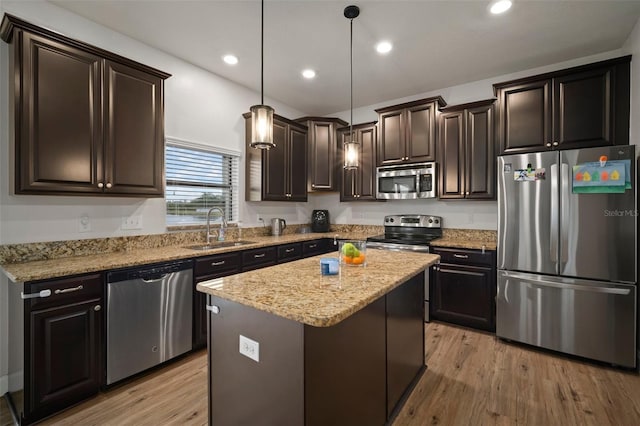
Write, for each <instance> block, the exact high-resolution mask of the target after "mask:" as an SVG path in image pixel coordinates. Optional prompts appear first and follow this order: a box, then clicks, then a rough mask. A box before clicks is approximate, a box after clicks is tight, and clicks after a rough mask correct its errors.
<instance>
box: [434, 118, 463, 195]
mask: <svg viewBox="0 0 640 426" xmlns="http://www.w3.org/2000/svg"><path fill="white" fill-rule="evenodd" d="M463 129H464V111H454V112H447V113H443V114H442V115H440V131H439V137H440V141H439V144H440V146H439V147H438V152H439V156H440V193H439V198H441V199H447V198H464V193H465V188H464V184H465V178H464V176H465V170H464V164H465V162H464V133H463Z"/></svg>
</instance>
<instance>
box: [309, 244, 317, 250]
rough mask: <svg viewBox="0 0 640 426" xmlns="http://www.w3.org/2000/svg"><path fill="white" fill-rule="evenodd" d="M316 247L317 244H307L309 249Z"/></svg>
mask: <svg viewBox="0 0 640 426" xmlns="http://www.w3.org/2000/svg"><path fill="white" fill-rule="evenodd" d="M316 247H318V245H317V244H309V248H310V249H312V248H316Z"/></svg>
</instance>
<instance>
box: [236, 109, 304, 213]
mask: <svg viewBox="0 0 640 426" xmlns="http://www.w3.org/2000/svg"><path fill="white" fill-rule="evenodd" d="M243 117H244V118H245V138H246V142H247V143H246V147H247V148H246V149H247V151H246V155H245V158H246V165H245V173H246V176H245V184H246V187H245V199H246V200H247V201H307V127H306V126H303V125H302V124H300V123H296V122H295V121H291V120H289V119H287V118H284V117H281V116H279V115H275V114H274V117H273V142H274V143H275V144H276V146H275V147H273V148H271V149H268V150H267V149H253V148H249V142H250V138H251V113H245V114H244V115H243Z"/></svg>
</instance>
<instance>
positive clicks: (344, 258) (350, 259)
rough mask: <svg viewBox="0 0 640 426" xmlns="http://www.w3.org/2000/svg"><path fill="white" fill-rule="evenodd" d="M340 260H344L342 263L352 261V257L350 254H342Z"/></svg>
mask: <svg viewBox="0 0 640 426" xmlns="http://www.w3.org/2000/svg"><path fill="white" fill-rule="evenodd" d="M342 260H343V261H344V263H353V257H350V256H343V257H342Z"/></svg>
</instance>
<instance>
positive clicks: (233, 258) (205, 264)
mask: <svg viewBox="0 0 640 426" xmlns="http://www.w3.org/2000/svg"><path fill="white" fill-rule="evenodd" d="M240 259H241V255H240V252H239V251H238V252H234V253H227V254H218V255H215V256H207V257H202V258H199V259H196V268H195V274H194V275H195V276H196V277H201V276H204V275H212V274H218V273H220V272H224V271H227V270H229V269H237V268H239V267H240Z"/></svg>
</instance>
